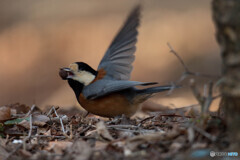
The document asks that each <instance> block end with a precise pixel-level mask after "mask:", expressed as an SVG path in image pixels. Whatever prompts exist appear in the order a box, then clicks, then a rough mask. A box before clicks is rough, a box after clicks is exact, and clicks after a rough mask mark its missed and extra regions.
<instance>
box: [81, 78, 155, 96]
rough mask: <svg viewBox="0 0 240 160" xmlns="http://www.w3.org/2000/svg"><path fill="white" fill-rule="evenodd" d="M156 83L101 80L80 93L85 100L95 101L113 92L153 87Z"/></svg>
mask: <svg viewBox="0 0 240 160" xmlns="http://www.w3.org/2000/svg"><path fill="white" fill-rule="evenodd" d="M154 84H157V83H156V82H137V81H124V80H122V81H119V80H111V79H101V80H98V81H96V82H94V83H92V84H90V85H88V86H85V87H84V89H83V91H82V93H83V95H84V97H85V98H87V99H95V98H98V97H101V96H104V95H107V94H110V93H113V92H117V91H121V90H124V89H127V88H131V87H134V86H140V85H141V86H145V85H154Z"/></svg>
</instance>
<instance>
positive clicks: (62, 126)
mask: <svg viewBox="0 0 240 160" xmlns="http://www.w3.org/2000/svg"><path fill="white" fill-rule="evenodd" d="M52 109H53V111H54V113H55V115H56V116H57V117H58V118H59V121H60V124H61V128H62V132H63V135H64V136H66V137H67V138H69V139H71V138H70V137H69V136H68V135H67V133H66V131H65V129H64V125H63V121H62V117H60V116H59V115H58V113H57V111H56V109H55V107H54V106H53V107H52Z"/></svg>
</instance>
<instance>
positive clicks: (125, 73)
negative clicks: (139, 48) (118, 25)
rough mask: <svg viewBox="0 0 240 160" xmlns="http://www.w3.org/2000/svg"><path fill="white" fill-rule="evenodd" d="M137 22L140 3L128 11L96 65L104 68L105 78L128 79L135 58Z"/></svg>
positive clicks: (138, 21) (138, 20)
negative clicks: (128, 13)
mask: <svg viewBox="0 0 240 160" xmlns="http://www.w3.org/2000/svg"><path fill="white" fill-rule="evenodd" d="M139 23H140V5H138V6H137V7H135V8H134V9H133V11H132V12H131V13H130V15H129V16H128V18H127V20H126V22H125V23H124V25H123V27H122V29H121V30H120V31H119V33H118V34H117V36H116V37H115V39H114V40H113V42H112V43H111V45H110V47H109V49H108V50H107V52H106V53H105V55H104V57H103V58H102V60H101V62H100V64H99V66H98V70H100V69H104V70H105V72H106V75H105V77H104V78H105V79H109V78H110V79H116V80H128V79H130V74H131V71H132V62H133V61H134V59H135V56H134V53H135V51H136V47H135V44H136V42H137V35H138V31H137V27H138V26H139Z"/></svg>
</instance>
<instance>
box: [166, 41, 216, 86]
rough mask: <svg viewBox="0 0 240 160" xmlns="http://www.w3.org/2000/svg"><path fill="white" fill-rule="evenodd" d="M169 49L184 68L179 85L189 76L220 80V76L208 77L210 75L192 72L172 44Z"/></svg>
mask: <svg viewBox="0 0 240 160" xmlns="http://www.w3.org/2000/svg"><path fill="white" fill-rule="evenodd" d="M167 45H168V47H169V49H170V53H172V54H174V55H175V56H176V57H177V59H178V61H179V62H180V63H181V65H182V66H183V68H184V72H183V73H182V76H181V77H180V79H179V80H178V81H177V82H178V83H179V82H181V81H183V80H184V79H185V78H186V77H187V76H189V75H192V76H197V77H205V78H220V76H216V75H208V74H204V73H200V72H192V71H191V70H190V69H189V68H188V67H187V65H186V64H185V63H184V61H183V59H182V58H181V57H180V56H179V54H178V53H177V52H176V51H175V50H174V49H173V47H172V46H171V44H170V43H167Z"/></svg>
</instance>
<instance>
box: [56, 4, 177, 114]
mask: <svg viewBox="0 0 240 160" xmlns="http://www.w3.org/2000/svg"><path fill="white" fill-rule="evenodd" d="M140 10H141V7H140V5H138V6H136V7H135V8H134V9H133V10H132V12H131V13H130V14H129V16H128V18H127V20H126V21H125V23H124V25H123V26H122V28H121V30H120V31H119V33H118V34H117V36H116V37H115V38H114V40H113V41H112V43H111V45H110V47H109V48H108V50H107V51H106V53H105V55H104V56H103V58H102V60H101V62H100V64H99V66H98V69H97V70H94V69H93V68H92V67H90V66H89V65H88V64H86V63H84V62H75V63H72V64H70V65H69V67H68V68H66V67H64V68H60V71H59V75H60V77H61V78H62V79H63V80H67V81H68V84H69V85H70V87H71V88H72V89H73V91H74V93H75V95H76V97H77V100H78V102H79V103H80V105H81V106H82V107H83V108H84V109H86V110H87V111H88V112H90V113H92V114H95V115H99V116H102V117H109V118H110V117H115V116H121V115H123V114H124V115H125V116H127V117H131V116H132V115H133V114H134V113H135V112H136V111H137V110H138V108H139V105H140V104H141V103H142V102H144V101H145V100H147V99H148V98H150V97H151V96H152V95H153V94H154V93H158V92H162V91H166V90H170V89H172V86H169V85H167V86H156V87H151V88H145V89H137V88H135V87H136V86H147V85H155V84H157V83H156V82H138V81H129V79H130V74H131V71H132V68H133V67H132V62H133V61H134V59H135V55H134V53H135V51H136V46H135V44H136V42H137V35H138V31H137V28H138V26H139V23H140Z"/></svg>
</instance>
